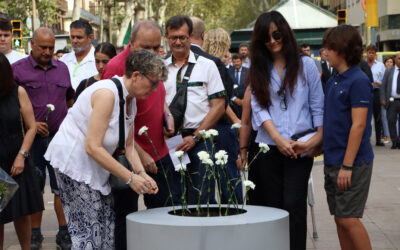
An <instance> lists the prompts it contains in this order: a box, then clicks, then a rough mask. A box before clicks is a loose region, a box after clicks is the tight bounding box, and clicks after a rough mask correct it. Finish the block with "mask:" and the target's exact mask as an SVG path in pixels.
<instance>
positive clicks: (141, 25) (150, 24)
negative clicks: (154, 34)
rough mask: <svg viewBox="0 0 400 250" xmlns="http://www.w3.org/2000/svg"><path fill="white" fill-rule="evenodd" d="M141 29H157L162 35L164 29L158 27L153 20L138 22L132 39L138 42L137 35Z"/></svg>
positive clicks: (134, 26)
mask: <svg viewBox="0 0 400 250" xmlns="http://www.w3.org/2000/svg"><path fill="white" fill-rule="evenodd" d="M140 29H156V30H159V31H160V34H161V35H162V29H161V27H160V25H158V23H156V22H154V21H153V20H143V21H140V22H136V23H135V24H134V25H133V28H132V33H131V39H133V40H136V36H137V33H138V32H139V30H140Z"/></svg>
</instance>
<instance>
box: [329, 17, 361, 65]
mask: <svg viewBox="0 0 400 250" xmlns="http://www.w3.org/2000/svg"><path fill="white" fill-rule="evenodd" d="M322 46H323V47H325V48H327V49H329V50H334V51H336V52H337V53H338V55H339V56H343V57H344V59H345V60H346V63H347V66H349V67H352V66H354V65H357V64H359V63H360V62H361V58H362V52H363V46H362V39H361V36H360V34H359V33H358V31H357V30H356V29H355V28H354V27H352V26H350V25H340V26H337V27H334V28H332V29H329V30H327V31H326V32H325V35H324V38H323V39H322Z"/></svg>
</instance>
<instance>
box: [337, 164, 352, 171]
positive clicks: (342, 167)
mask: <svg viewBox="0 0 400 250" xmlns="http://www.w3.org/2000/svg"><path fill="white" fill-rule="evenodd" d="M340 168H341V169H344V170H348V171H353V167H349V166H346V165H342V166H340Z"/></svg>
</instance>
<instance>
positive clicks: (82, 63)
mask: <svg viewBox="0 0 400 250" xmlns="http://www.w3.org/2000/svg"><path fill="white" fill-rule="evenodd" d="M69 27H70V39H71V45H72V49H73V51H72V52H70V53H67V54H65V55H63V57H61V59H60V61H62V62H63V63H65V64H66V65H67V66H68V70H69V74H70V77H71V84H72V87H73V88H74V90H76V88H77V87H78V86H79V83H80V82H81V81H82V80H84V79H86V78H89V77H91V76H94V75H97V73H98V72H97V69H96V63H95V59H94V48H93V46H92V39H93V29H92V26H91V25H90V24H89V22H88V21H86V20H76V21H73V22H72V23H71V25H70V26H69Z"/></svg>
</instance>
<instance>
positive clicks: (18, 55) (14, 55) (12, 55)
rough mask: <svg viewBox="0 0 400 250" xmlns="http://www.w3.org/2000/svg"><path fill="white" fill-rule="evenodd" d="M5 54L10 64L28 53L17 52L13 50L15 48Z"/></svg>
mask: <svg viewBox="0 0 400 250" xmlns="http://www.w3.org/2000/svg"><path fill="white" fill-rule="evenodd" d="M5 56H6V57H7V59H8V61H9V62H10V64H13V63H15V62H16V61H19V60H21V59H23V58H25V57H27V56H28V55H25V54H22V53H19V52H17V51H15V50H11V52H10V53H8V54H5Z"/></svg>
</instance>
